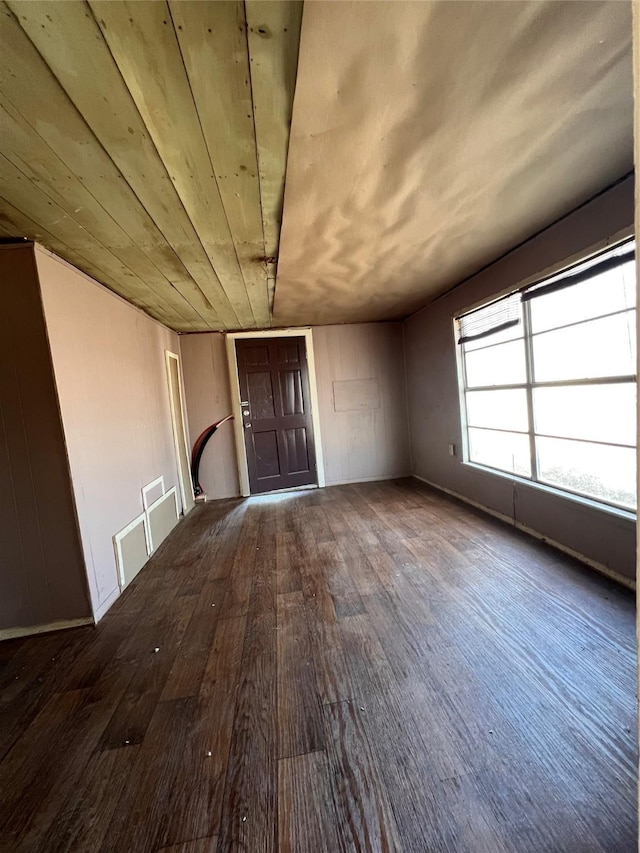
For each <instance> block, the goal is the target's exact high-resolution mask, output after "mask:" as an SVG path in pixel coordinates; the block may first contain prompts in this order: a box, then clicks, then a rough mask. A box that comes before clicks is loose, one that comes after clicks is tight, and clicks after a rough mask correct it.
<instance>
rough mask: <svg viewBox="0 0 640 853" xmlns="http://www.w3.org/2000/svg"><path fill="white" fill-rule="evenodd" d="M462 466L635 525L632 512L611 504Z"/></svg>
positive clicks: (475, 465)
mask: <svg viewBox="0 0 640 853" xmlns="http://www.w3.org/2000/svg"><path fill="white" fill-rule="evenodd" d="M462 464H463V465H464V466H466V467H467V468H473V469H474V470H476V471H480V472H482V473H483V474H493V475H494V476H495V477H500V478H502V479H503V480H508V481H509V482H511V483H518V484H520V485H523V486H528V487H529V488H531V489H535V490H537V491H540V492H545V493H546V494H548V495H551V496H553V497H555V498H561V499H562V500H566V501H570V502H571V503H577V504H580V505H581V506H584V507H588V508H589V509H593V510H597V511H598V512H604V513H606V514H607V515H612V516H615V517H616V518H621V519H624V520H625V521H631V522H633V523H634V524H635V523H636V513H635V512H633V510H627V509H622V507H616V506H611V504H606V503H601V502H600V501H597V500H593V499H592V498H587V497H584V496H582V495H575V494H573V493H572V492H565V491H564V489H557V488H555V487H554V486H548V485H546V483H537V482H535V481H534V480H528V479H527V478H526V477H519V476H518V475H517V474H509V473H507V472H506V471H498V469H497V468H489V467H488V466H486V465H479V464H478V463H477V462H467V461H465V460H462Z"/></svg>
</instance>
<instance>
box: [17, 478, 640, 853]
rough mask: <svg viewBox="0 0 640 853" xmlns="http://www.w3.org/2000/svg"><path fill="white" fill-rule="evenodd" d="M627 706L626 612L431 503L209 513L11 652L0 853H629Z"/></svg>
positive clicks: (513, 539) (390, 491)
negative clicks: (85, 614)
mask: <svg viewBox="0 0 640 853" xmlns="http://www.w3.org/2000/svg"><path fill="white" fill-rule="evenodd" d="M156 649H158V651H156ZM635 693H636V644H635V608H634V599H633V595H632V593H630V592H629V591H628V590H625V589H622V588H618V587H616V586H615V585H613V584H612V583H611V582H610V581H608V580H606V579H604V578H602V577H600V576H598V575H596V574H595V573H593V572H592V571H590V570H589V569H587V568H585V567H583V566H580V564H578V563H577V562H576V561H575V560H573V559H570V558H565V557H564V556H563V555H561V554H559V553H557V552H554V551H552V550H551V549H549V548H548V547H547V546H545V545H543V544H542V543H539V542H537V541H534V540H532V539H530V538H528V537H526V536H524V535H523V534H522V533H521V532H519V531H515V530H513V529H512V528H510V527H509V526H508V525H505V524H503V523H502V522H499V521H497V520H496V519H493V518H489V517H484V516H482V515H481V514H480V513H479V512H477V511H476V510H472V509H469V508H467V507H465V506H463V505H461V504H459V503H458V502H456V501H454V500H452V499H449V498H447V497H443V496H441V495H439V494H437V493H435V492H434V491H433V490H429V489H427V488H426V487H423V486H421V485H419V484H416V483H415V482H412V481H410V480H403V481H397V482H381V483H363V484H357V485H355V486H354V485H351V486H339V487H334V488H329V489H315V490H308V491H304V492H299V493H295V494H293V495H288V496H287V498H286V500H284V499H283V498H282V496H274V497H271V496H269V495H265V496H260V497H258V498H251V499H248V500H244V499H243V500H225V501H219V502H216V503H212V504H204V505H199V506H198V507H196V508H195V509H194V511H193V512H192V513H190V515H189V516H188V517H187V518H186V519H185V520H183V521H182V522H181V523H180V524H179V525H178V526H177V528H176V529H175V531H174V532H173V533H172V535H171V536H170V537H168V539H167V540H165V542H164V543H163V545H162V546H161V547H160V548H159V549H158V551H157V552H156V554H154V556H153V558H152V559H151V560H150V561H149V563H148V564H147V566H146V567H145V568H144V569H143V570H142V571H141V572H140V574H139V575H138V576H137V577H136V579H135V580H134V582H133V583H132V584H131V585H130V586H129V587H128V588H127V589H126V590H125V592H124V594H123V595H122V596H121V598H120V599H118V601H117V602H116V603H115V604H114V606H113V608H112V609H111V611H110V612H109V613H108V614H107V615H106V616H105V618H104V619H103V620H102V621H101V622H100V623H99V625H98V626H96V627H95V628H86V629H85V628H82V629H73V630H70V631H68V632H60V633H58V634H51V635H44V636H38V637H32V638H23V639H21V640H20V641H10V642H9V643H8V644H1V645H0V851H2V853H5V851H6V853H40V851H42V853H63V851H64V853H93V851H102V852H103V853H121V851H123V850H132V851H135V853H157V851H161V850H163V851H165V853H167V851H174V853H176V851H182V853H205V851H206V853H213V851H214V850H215V851H216V853H227V851H240V850H241V851H244V853H254V851H255V853H276V851H287V850H292V851H293V850H295V851H300V853H305V851H309V853H316V851H324V850H326V851H331V853H333V851H339V853H347V851H352V850H363V851H380V853H382V851H394V850H402V851H403V853H425V851H433V853H436V851H437V853H443V851H444V853H447V851H450V853H632V851H633V853H636V847H637V840H636V839H637V828H638V827H637V819H636V803H637V782H636V768H637V757H638V751H637V738H636V728H637V725H636V724H637V712H636V696H635ZM127 741H128V743H127Z"/></svg>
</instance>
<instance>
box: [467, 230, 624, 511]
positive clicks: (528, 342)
mask: <svg viewBox="0 0 640 853" xmlns="http://www.w3.org/2000/svg"><path fill="white" fill-rule="evenodd" d="M631 240H632V235H629V234H627V235H625V237H624V238H623V239H620V240H619V241H617V243H616V244H614V245H611V244H610V245H608V247H607V248H608V249H609V250H610V249H612V248H614V247H615V246H617V245H624V244H625V243H628V242H630V241H631ZM595 254H596V255H599V254H605V252H603V251H602V249H601V250H600V251H599V252H596V253H595ZM590 257H593V253H591V254H590V255H588V256H587V257H582V258H580V259H577V260H573V259H572V263H571V265H570V266H565V265H563V266H562V267H560V268H559V269H555V270H553V271H548V272H547V273H546V274H545V275H544V277H536V279H535V282H536V284H538V283H539V284H541V285H543V284H544V283H545V281H546V280H547V279H550V278H553V277H555V276H557V275H558V274H559V273H562V272H568V271H569V269H571V268H573V267H574V266H576V265H578V264H580V263H584V262H585V261H587V260H589V259H590ZM636 263H637V258H636ZM636 269H637V267H636ZM529 286H530V285H529V284H527V285H526V286H524V287H523V286H520V287H517V288H514V289H513V290H512V291H508V292H507V293H503V294H501V295H500V296H499V297H497V298H499V299H501V298H504V297H505V296H508V295H510V294H511V293H516V292H518V291H519V290H525V289H528V287H529ZM494 301H496V297H494V298H493V299H488V300H486V301H485V302H483V303H480V304H477V305H474V306H473V307H472V308H468V309H466V310H465V311H460V312H458V313H457V314H456V316H455V317H454V318H453V329H454V339H455V349H456V360H457V372H458V392H459V400H460V422H461V430H462V433H461V434H462V462H463V464H465V465H468V466H470V467H472V468H475V469H478V470H481V471H485V472H488V473H491V474H495V475H497V476H500V477H505V478H507V479H509V480H514V481H517V482H521V483H525V484H527V485H529V486H532V487H534V488H536V489H540V490H542V491H546V492H550V493H553V494H555V495H560V496H562V497H566V498H568V499H570V500H574V501H578V502H580V503H583V504H586V505H588V506H592V507H595V508H598V509H602V510H604V511H608V512H611V513H613V514H615V515H619V516H622V517H624V518H631V519H635V518H636V515H637V510H632V509H630V508H629V507H626V506H623V505H621V504H616V503H613V502H611V501H606V500H604V499H602V498H597V497H593V496H591V495H588V494H585V493H584V492H578V491H574V490H572V489H570V488H568V487H564V486H557V485H551V484H549V483H546V482H544V481H541V480H540V479H539V478H538V460H537V453H536V444H535V436H536V435H538V436H539V437H541V438H545V437H546V438H555V439H566V438H567V437H566V436H554V435H546V434H542V433H535V413H534V408H533V392H534V390H535V389H536V388H548V387H558V386H561V387H566V386H580V385H610V384H624V383H627V384H628V383H630V382H635V383H636V386H637V374H629V375H625V376H606V377H597V378H586V379H574V380H559V381H547V382H536V381H535V380H534V370H533V332H532V329H531V303H530V301H528V300H526V301H525V300H523V302H522V339H523V346H524V353H525V371H526V373H525V381H524V382H518V383H512V384H507V385H487V386H477V387H476V386H473V387H468V386H467V381H466V369H465V353H464V346H463V345H460V344H458V338H459V321H460V318H461V317H463V316H465V315H467V314H469V313H470V312H471V311H475V310H477V309H478V308H481V307H484V305H489V304H491V303H492V302H494ZM639 308H640V306H638V305H636V317H637V311H638V310H639ZM627 310H628V309H621V310H619V311H613V312H608V313H605V314H602V315H598V316H596V317H589V318H587V319H585V320H577V321H575V322H572V323H563V324H561V325H559V326H554V327H553V329H550V330H549V331H556V330H557V329H564V328H569V327H572V326H577V325H580V324H582V323H587V322H591V321H593V320H598V319H601V318H603V317H608V316H614V315H616V314H623V313H626V311H627ZM519 339H520V338H516V339H514V340H519ZM492 346H500V343H495V344H491V343H487V344H486V345H485V346H480V347H477V348H476V349H475V350H474V352H477V351H479V350H482V349H488V348H490V347H492ZM509 389H518V390H524V391H525V392H526V396H527V420H528V430H527V431H526V432H525V431H520V430H509V429H504V428H499V427H495V428H493V429H494V431H495V430H498V431H500V432H510V433H514V434H517V435H528V437H529V455H530V468H531V475H530V476H529V477H527V476H526V475H523V474H515V473H512V472H509V471H506V470H504V469H502V468H494V467H491V466H490V465H487V464H486V463H479V462H474V461H472V460H471V459H470V458H469V423H468V419H467V405H466V393H467V391H497V390H509ZM474 428H477V429H482V427H474ZM487 429H489V428H487ZM569 440H571V441H583V439H569ZM584 441H585V442H586V443H595V444H604V445H609V446H614V447H624V448H627V447H631V445H626V444H618V443H614V442H602V441H587V440H586V439H584ZM633 449H635V450H636V453H637V452H638V448H637V446H636V447H634V448H633Z"/></svg>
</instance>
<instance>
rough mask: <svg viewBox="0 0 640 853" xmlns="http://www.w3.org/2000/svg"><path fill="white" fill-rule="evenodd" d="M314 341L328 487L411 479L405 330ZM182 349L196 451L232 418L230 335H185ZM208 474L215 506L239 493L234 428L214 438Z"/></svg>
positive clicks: (320, 332) (373, 326)
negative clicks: (217, 424)
mask: <svg viewBox="0 0 640 853" xmlns="http://www.w3.org/2000/svg"><path fill="white" fill-rule="evenodd" d="M313 340H314V353H315V362H316V380H317V387H318V407H319V415H320V430H321V434H322V446H323V453H324V467H325V477H326V485H331V484H335V483H344V482H350V481H353V482H355V481H359V480H375V479H382V478H386V477H402V476H405V475H407V474H408V473H409V471H410V465H409V442H408V429H407V411H406V397H405V381H404V360H403V343H402V324H401V323H362V324H353V325H348V326H316V327H314V328H313ZM180 348H181V352H182V362H183V374H184V382H185V395H186V401H187V413H188V418H189V425H190V431H191V434H190V438H191V445H192V446H193V443H194V441H195V440H196V438H197V437H198V435H199V434H200V433H201V432H202V430H203V429H204V428H205V427H206V426H208V425H209V424H210V423H212V422H214V421H216V420H219V419H220V418H222V417H224V416H225V415H227V414H229V413H230V412H231V395H230V388H229V379H228V369H227V357H226V351H225V341H224V336H223V335H222V334H216V333H212V334H199V335H181V336H180ZM349 401H351V403H349ZM200 470H201V473H200V483H201V485H202V487H203V489H204V491H205V492H206V494H207V496H208V498H209V499H215V498H222V497H231V496H235V495H238V494H239V483H238V474H237V461H236V452H235V444H234V440H233V431H232V428H231V426H230V424H224V425H223V426H222V427H221V429H220V431H219V432H218V433H216V434H215V435H214V436H213V438H212V439H211V442H210V444H209V446H207V449H206V450H205V452H204V455H203V458H202V465H201V469H200Z"/></svg>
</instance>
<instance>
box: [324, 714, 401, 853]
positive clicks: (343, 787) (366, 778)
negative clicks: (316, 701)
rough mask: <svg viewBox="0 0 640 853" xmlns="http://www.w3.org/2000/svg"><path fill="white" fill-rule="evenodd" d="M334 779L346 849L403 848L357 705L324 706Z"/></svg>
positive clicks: (331, 777)
mask: <svg viewBox="0 0 640 853" xmlns="http://www.w3.org/2000/svg"><path fill="white" fill-rule="evenodd" d="M323 712H324V721H325V726H326V731H327V755H328V758H329V771H330V772H329V779H330V785H331V789H332V794H333V798H334V802H335V807H336V815H337V820H338V832H339V834H340V839H341V849H343V850H368V851H374V850H376V851H377V850H385V851H389V853H394V851H397V852H398V853H399V851H401V850H402V844H401V842H400V837H399V834H398V829H397V827H396V822H395V817H394V815H393V809H392V807H391V803H390V801H389V796H388V793H387V789H386V785H385V783H384V781H383V778H382V774H381V772H380V768H379V767H378V765H377V762H376V758H375V756H374V753H373V751H372V749H371V747H370V746H369V742H368V739H367V735H366V733H365V731H364V729H363V725H362V714H363V711H362V708H361V707H360V706H358V705H357V704H356V702H354V701H346V702H335V703H334V704H333V705H325V706H324V708H323Z"/></svg>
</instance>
